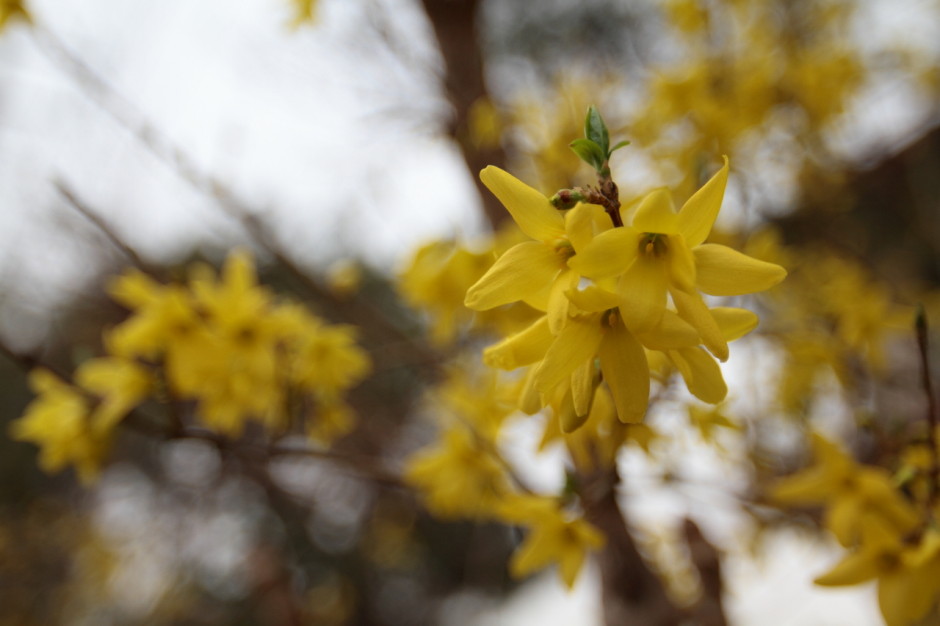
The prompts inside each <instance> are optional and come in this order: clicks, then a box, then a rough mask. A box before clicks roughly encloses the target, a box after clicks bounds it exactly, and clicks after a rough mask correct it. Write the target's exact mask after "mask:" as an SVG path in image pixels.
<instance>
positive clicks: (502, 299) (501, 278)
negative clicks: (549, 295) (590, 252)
mask: <svg viewBox="0 0 940 626" xmlns="http://www.w3.org/2000/svg"><path fill="white" fill-rule="evenodd" d="M562 267H563V266H562V265H561V259H560V257H559V256H558V255H557V254H555V251H554V250H552V249H551V248H549V247H548V246H546V245H544V244H541V243H537V242H535V241H527V242H524V243H520V244H516V245H515V246H513V247H512V248H510V249H509V250H507V251H506V253H505V254H504V255H503V256H501V257H499V259H497V260H496V263H494V264H493V266H492V267H491V268H490V269H489V270H488V271H487V272H486V274H484V275H483V276H482V277H481V278H480V280H478V281H477V282H476V283H475V284H474V285H473V286H472V287H470V289H469V290H467V297H466V299H465V300H464V304H465V305H466V306H468V307H469V308H471V309H475V310H477V311H485V310H486V309H492V308H494V307H497V306H500V305H502V304H508V303H510V302H516V301H517V300H522V299H524V298H527V297H529V296H532V295H535V294H537V293H538V292H539V291H540V290H541V289H543V288H544V287H545V286H546V285H549V284H551V282H552V281H553V280H554V279H555V275H556V274H557V273H558V270H560V269H561V268H562Z"/></svg>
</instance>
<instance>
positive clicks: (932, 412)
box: [915, 305, 940, 511]
mask: <svg viewBox="0 0 940 626" xmlns="http://www.w3.org/2000/svg"><path fill="white" fill-rule="evenodd" d="M915 328H916V329H917V348H918V352H919V353H920V372H921V384H922V385H923V387H924V393H925V394H926V396H927V442H928V444H929V445H930V458H931V462H930V470H929V473H928V485H929V492H928V495H927V510H928V511H930V510H932V509H933V505H934V503H936V501H937V493H938V488H940V486H938V479H940V450H938V449H937V399H936V396H935V395H934V392H933V385H932V384H931V382H930V381H931V378H930V356H929V350H928V348H929V344H928V328H927V314H926V313H925V312H924V307H923V305H920V306H918V307H917V314H916V317H915Z"/></svg>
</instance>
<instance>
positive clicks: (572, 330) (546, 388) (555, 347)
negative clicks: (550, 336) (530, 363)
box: [535, 316, 604, 394]
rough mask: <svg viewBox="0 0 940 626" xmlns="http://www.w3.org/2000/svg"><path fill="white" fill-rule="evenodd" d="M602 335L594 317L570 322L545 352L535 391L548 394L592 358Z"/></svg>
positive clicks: (598, 323) (570, 320)
mask: <svg viewBox="0 0 940 626" xmlns="http://www.w3.org/2000/svg"><path fill="white" fill-rule="evenodd" d="M603 335H604V333H603V331H602V330H601V325H600V320H599V319H598V318H597V316H591V317H587V318H572V319H569V320H568V323H567V324H565V327H564V328H563V329H562V331H561V333H559V335H558V336H557V337H556V338H555V341H554V342H553V343H552V345H551V347H550V348H549V349H548V352H546V353H545V358H544V359H543V360H542V364H541V365H540V366H539V369H538V372H537V373H536V381H535V386H536V388H537V389H538V390H539V391H540V392H541V393H543V394H545V393H548V392H550V391H551V390H552V389H554V388H555V386H556V385H558V384H559V383H560V382H562V381H563V380H565V379H566V378H567V377H568V376H570V375H571V372H573V371H574V369H575V368H576V367H578V366H579V365H581V364H582V363H584V362H585V361H587V360H588V359H592V358H594V354H595V353H596V352H597V346H598V344H600V343H601V339H602V338H603Z"/></svg>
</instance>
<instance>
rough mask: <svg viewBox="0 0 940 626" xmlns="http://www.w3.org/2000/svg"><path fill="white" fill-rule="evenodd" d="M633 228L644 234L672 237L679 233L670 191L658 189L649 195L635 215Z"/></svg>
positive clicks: (642, 201) (641, 202)
mask: <svg viewBox="0 0 940 626" xmlns="http://www.w3.org/2000/svg"><path fill="white" fill-rule="evenodd" d="M632 226H633V228H635V229H636V230H638V231H640V232H642V233H661V234H664V235H670V234H672V233H675V232H677V227H678V216H677V215H676V209H675V206H674V205H673V204H672V196H670V195H669V191H668V190H666V189H656V190H654V191H651V192H650V193H648V194H647V195H646V197H644V198H643V200H641V201H640V206H638V207H637V208H636V213H634V214H633V224H632Z"/></svg>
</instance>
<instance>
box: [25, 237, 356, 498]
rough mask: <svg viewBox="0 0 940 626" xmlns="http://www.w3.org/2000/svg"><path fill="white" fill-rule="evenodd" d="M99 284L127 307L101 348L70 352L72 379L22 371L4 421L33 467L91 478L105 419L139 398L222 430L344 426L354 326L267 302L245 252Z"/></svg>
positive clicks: (319, 435)
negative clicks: (24, 385) (13, 417)
mask: <svg viewBox="0 0 940 626" xmlns="http://www.w3.org/2000/svg"><path fill="white" fill-rule="evenodd" d="M110 292H111V295H112V297H114V299H115V300H116V301H117V302H119V303H120V304H122V305H123V306H125V307H127V308H128V309H129V310H130V311H131V315H130V316H129V317H128V318H127V319H126V320H125V321H124V322H122V323H121V324H119V325H117V326H115V327H114V328H112V329H111V330H110V332H108V333H107V335H106V336H105V342H104V343H105V347H106V349H107V352H108V355H107V356H105V357H101V358H95V359H91V360H89V361H86V362H85V363H82V364H81V365H80V366H79V368H78V369H77V370H76V373H75V376H74V381H65V380H62V379H61V378H59V377H57V376H55V375H53V374H52V373H50V372H48V371H45V370H38V371H36V372H34V374H33V376H32V384H33V388H34V389H35V391H36V392H37V393H38V394H39V396H38V397H37V398H36V400H34V401H33V402H32V403H31V404H30V405H29V406H28V407H27V409H26V412H25V414H24V415H23V417H22V418H21V419H20V420H18V421H17V422H15V423H14V425H13V435H14V437H16V438H17V439H21V440H26V441H32V442H34V443H36V444H38V445H40V446H41V447H42V453H41V461H40V462H41V463H42V466H43V468H44V469H46V470H48V471H55V470H58V469H60V468H62V467H63V466H65V465H67V464H69V463H73V464H75V465H76V467H77V468H78V471H79V473H80V475H81V476H82V477H83V478H84V479H86V480H88V479H90V478H93V477H94V474H95V471H96V470H97V468H98V466H99V465H100V462H101V460H102V459H103V457H104V455H105V453H106V451H107V442H108V440H109V439H110V436H111V434H112V432H113V430H114V427H115V426H116V425H117V424H118V423H119V422H120V421H121V420H122V419H123V418H125V417H126V416H127V415H128V413H129V412H130V411H131V410H133V409H134V408H135V407H137V406H138V405H140V404H141V403H142V402H143V401H144V400H145V399H147V398H148V397H153V399H155V400H156V401H157V402H159V403H162V404H165V405H167V407H169V409H170V410H169V411H168V413H170V414H171V415H172V416H173V419H174V420H176V421H177V422H178V423H177V424H176V425H175V426H173V427H174V428H178V427H180V426H182V425H183V422H184V421H186V420H187V419H190V418H191V419H192V420H193V421H194V422H196V423H198V424H199V425H201V426H203V427H205V428H208V429H210V430H211V431H213V432H215V433H218V434H221V435H225V436H233V437H235V436H238V435H240V434H241V432H242V431H243V429H244V428H245V425H246V423H247V422H248V421H254V422H257V423H259V424H261V425H262V426H264V427H265V428H266V429H268V430H269V431H270V432H272V433H275V434H280V433H284V432H286V431H287V430H288V429H289V428H291V427H292V426H295V425H297V424H303V425H305V427H306V431H307V434H308V435H309V436H310V437H311V438H313V439H314V440H317V441H321V442H329V441H330V440H332V439H333V438H335V437H336V436H338V435H340V434H343V433H344V432H346V431H347V430H348V429H349V428H350V426H351V424H352V415H351V409H350V408H349V407H348V405H347V404H346V402H345V400H344V395H345V393H346V392H347V391H348V390H349V389H350V388H351V387H352V386H354V385H355V384H357V383H358V382H359V381H361V380H362V379H363V377H364V376H365V375H366V374H367V373H368V371H369V368H370V362H369V357H368V355H367V354H366V353H365V352H364V351H363V350H362V349H361V348H360V347H358V346H357V345H356V343H355V331H354V329H353V328H352V327H349V326H343V325H331V324H327V323H326V322H324V321H323V320H321V319H319V318H318V317H316V316H315V315H313V314H311V313H310V312H309V311H307V310H306V309H304V308H303V307H301V306H299V305H296V304H290V303H279V302H276V301H275V299H274V296H273V294H272V293H270V292H269V291H268V290H266V289H265V288H263V287H261V286H260V285H258V283H257V279H256V276H255V270H254V266H253V264H252V260H251V258H250V257H249V256H248V255H247V254H244V253H234V254H232V255H231V256H230V257H229V258H228V260H227V262H226V264H225V267H224V270H223V272H222V275H221V276H218V277H217V276H215V274H214V273H213V272H212V271H211V270H205V271H201V272H198V273H197V275H196V276H195V277H194V278H193V279H192V280H191V281H190V282H189V284H187V285H178V284H171V285H164V284H161V283H159V282H157V281H156V280H154V279H153V278H151V277H150V276H148V275H146V274H144V273H142V272H140V271H137V270H132V271H129V272H127V273H126V274H124V275H123V276H121V277H119V278H118V279H117V280H115V281H114V283H113V284H112V286H111V289H110Z"/></svg>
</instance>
